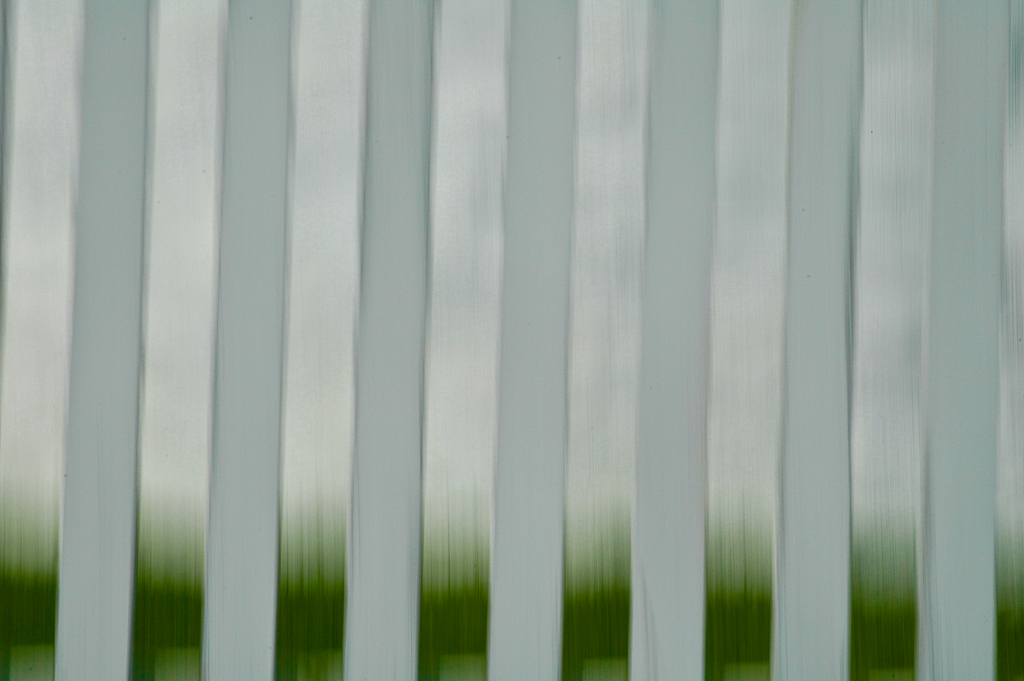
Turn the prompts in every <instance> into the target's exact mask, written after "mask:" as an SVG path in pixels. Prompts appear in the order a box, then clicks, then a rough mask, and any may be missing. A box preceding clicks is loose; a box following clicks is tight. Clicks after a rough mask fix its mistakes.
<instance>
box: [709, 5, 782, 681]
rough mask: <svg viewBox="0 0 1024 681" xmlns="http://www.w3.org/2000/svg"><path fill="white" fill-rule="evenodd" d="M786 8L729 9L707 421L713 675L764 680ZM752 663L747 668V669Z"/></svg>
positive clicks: (777, 383)
mask: <svg viewBox="0 0 1024 681" xmlns="http://www.w3.org/2000/svg"><path fill="white" fill-rule="evenodd" d="M790 15H791V6H790V3H789V2H788V1H786V0H773V1H770V2H755V1H753V0H725V1H724V2H723V3H722V9H721V56H720V59H721V61H720V70H719V74H720V75H719V93H718V131H717V193H718V201H717V222H716V227H715V239H714V265H713V273H712V284H711V329H710V337H711V341H710V354H711V366H710V375H709V387H708V391H709V394H708V412H707V476H708V483H707V484H708V488H707V492H708V497H707V520H706V522H707V530H706V532H707V549H706V575H707V578H706V579H707V581H706V595H707V601H706V607H705V642H704V643H705V645H704V651H705V658H704V667H705V676H706V678H708V679H713V680H715V681H718V680H720V679H726V678H745V676H746V677H751V674H753V676H752V677H751V678H757V675H759V674H767V668H768V667H767V666H768V665H769V664H770V655H771V652H770V651H771V640H772V594H773V590H774V562H775V560H774V554H775V535H776V532H775V528H776V523H777V515H778V510H777V489H778V484H779V451H780V446H781V436H782V432H781V424H782V375H783V374H782V371H783V361H782V360H783V328H784V321H785V319H784V318H785V315H784V310H785V300H784V299H785V283H786V224H787V212H786V205H787V196H786V168H787V158H788V157H787V152H788V125H789V100H788V88H789V42H790V41H789V38H790ZM751 665H753V666H751Z"/></svg>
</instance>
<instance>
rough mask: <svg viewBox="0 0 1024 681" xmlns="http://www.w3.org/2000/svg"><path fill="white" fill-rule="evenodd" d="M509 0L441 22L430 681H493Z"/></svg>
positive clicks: (429, 388)
mask: <svg viewBox="0 0 1024 681" xmlns="http://www.w3.org/2000/svg"><path fill="white" fill-rule="evenodd" d="M508 12H509V7H508V2H507V0H486V1H483V2H481V1H480V0H443V2H441V3H439V4H438V12H437V13H436V14H435V17H434V41H435V42H434V74H433V78H434V81H433V83H434V95H433V97H434V120H433V131H432V134H433V140H432V149H433V152H432V153H433V158H432V166H431V188H430V216H431V224H430V247H431V272H430V301H429V306H430V307H429V310H430V313H429V326H428V330H427V358H426V384H425V391H426V403H425V414H424V417H425V418H424V435H423V437H424V444H423V520H422V522H423V526H422V532H423V535H422V542H423V543H422V562H421V576H420V609H419V645H418V647H419V662H418V668H419V671H418V674H419V678H420V679H453V680H454V679H466V680H468V679H483V678H484V677H485V676H486V665H487V658H486V653H487V631H488V626H487V625H488V612H489V605H490V595H489V591H490V554H491V527H492V509H493V495H494V493H493V489H494V451H495V446H496V440H495V438H496V434H497V396H498V383H497V370H498V334H499V328H500V327H499V324H500V321H499V306H500V300H499V295H500V286H501V263H502V210H503V202H502V195H503V179H504V171H505V139H506V138H505V135H506V129H507V122H506V118H507V114H506V112H507V93H506V74H505V66H506V60H507V39H508V38H507V36H508V31H509V25H508Z"/></svg>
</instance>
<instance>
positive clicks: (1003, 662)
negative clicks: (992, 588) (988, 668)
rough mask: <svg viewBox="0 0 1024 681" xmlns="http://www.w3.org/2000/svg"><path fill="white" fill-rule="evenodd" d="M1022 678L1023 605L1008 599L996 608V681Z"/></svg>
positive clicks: (1023, 662)
mask: <svg viewBox="0 0 1024 681" xmlns="http://www.w3.org/2000/svg"><path fill="white" fill-rule="evenodd" d="M1021 677H1024V603H1019V602H1018V603H1012V602H1009V600H1008V599H1004V600H1003V602H999V603H998V606H997V608H996V681H1018V680H1019V679H1020V678H1021Z"/></svg>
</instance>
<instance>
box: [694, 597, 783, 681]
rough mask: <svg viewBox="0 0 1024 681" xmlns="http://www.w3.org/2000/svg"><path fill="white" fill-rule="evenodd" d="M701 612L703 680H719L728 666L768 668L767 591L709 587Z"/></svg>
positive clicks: (769, 613) (769, 623)
mask: <svg viewBox="0 0 1024 681" xmlns="http://www.w3.org/2000/svg"><path fill="white" fill-rule="evenodd" d="M706 597H707V602H706V605H705V610H704V631H705V635H704V678H705V679H707V680H708V681H720V679H722V678H724V675H725V671H726V668H727V667H729V666H731V665H762V664H763V665H768V664H769V663H770V661H771V650H772V593H771V591H770V590H769V589H757V588H748V589H727V588H722V587H719V588H711V589H709V590H708V592H707V596H706Z"/></svg>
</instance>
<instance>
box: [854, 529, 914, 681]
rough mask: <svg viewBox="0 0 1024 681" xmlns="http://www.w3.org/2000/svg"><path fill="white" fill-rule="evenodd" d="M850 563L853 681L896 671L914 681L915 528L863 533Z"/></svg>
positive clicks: (860, 534)
mask: <svg viewBox="0 0 1024 681" xmlns="http://www.w3.org/2000/svg"><path fill="white" fill-rule="evenodd" d="M858 534H859V539H855V540H854V543H853V547H852V551H851V564H850V680H851V681H868V679H871V678H872V674H875V673H880V672H887V671H889V672H895V671H897V670H899V672H900V673H902V674H908V675H909V678H914V675H915V670H916V660H917V568H916V559H915V551H916V549H915V538H914V537H915V535H914V531H913V529H911V528H909V527H902V526H901V525H900V523H898V522H892V523H885V524H881V525H879V526H876V527H873V528H870V529H869V528H862V529H861V532H859V533H858Z"/></svg>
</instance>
